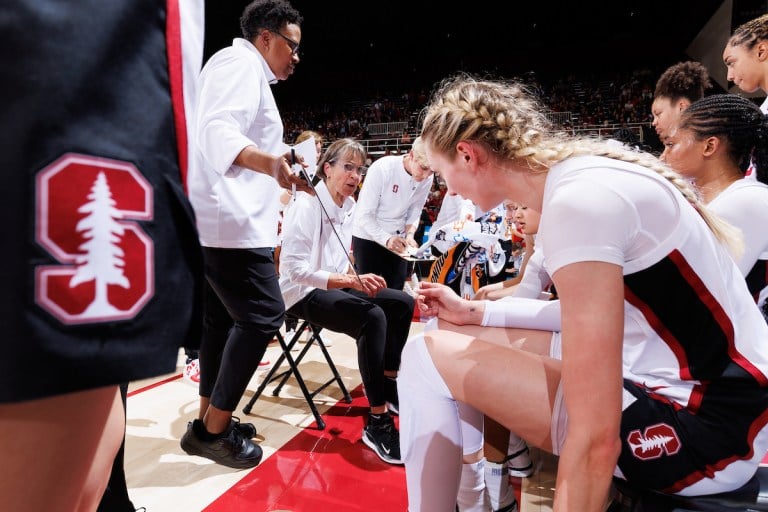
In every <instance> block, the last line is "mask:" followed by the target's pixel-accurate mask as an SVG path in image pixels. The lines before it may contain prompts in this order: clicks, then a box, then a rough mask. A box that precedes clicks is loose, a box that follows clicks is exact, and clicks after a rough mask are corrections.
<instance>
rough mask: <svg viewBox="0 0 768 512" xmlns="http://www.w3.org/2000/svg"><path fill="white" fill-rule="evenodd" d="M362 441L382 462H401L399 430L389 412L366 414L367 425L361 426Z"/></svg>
mask: <svg viewBox="0 0 768 512" xmlns="http://www.w3.org/2000/svg"><path fill="white" fill-rule="evenodd" d="M363 442H364V443H365V444H366V445H368V447H369V448H370V449H371V450H373V451H374V452H376V455H378V456H379V458H380V459H381V460H383V461H384V462H387V463H389V464H402V463H403V461H402V460H400V432H398V431H397V429H396V428H395V421H394V420H393V419H392V416H390V415H389V413H385V414H380V415H376V416H374V415H373V414H370V415H369V416H368V425H366V426H365V427H364V428H363Z"/></svg>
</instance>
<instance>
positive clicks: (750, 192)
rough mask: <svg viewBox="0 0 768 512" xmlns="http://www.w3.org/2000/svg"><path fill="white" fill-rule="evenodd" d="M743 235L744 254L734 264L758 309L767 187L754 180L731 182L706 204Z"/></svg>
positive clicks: (762, 292) (767, 235) (765, 255)
mask: <svg viewBox="0 0 768 512" xmlns="http://www.w3.org/2000/svg"><path fill="white" fill-rule="evenodd" d="M707 206H708V207H709V208H710V209H711V210H712V211H714V212H715V213H717V214H718V215H719V216H720V217H722V218H723V219H724V220H726V221H728V222H729V223H731V224H732V225H733V226H735V227H737V228H739V229H740V230H741V232H742V234H743V236H744V253H743V254H742V255H741V257H740V258H739V260H738V261H737V262H736V264H737V265H738V267H739V270H740V271H741V274H742V275H743V276H744V277H745V278H746V279H747V287H748V288H749V291H750V292H751V293H752V295H753V297H754V298H755V299H756V300H758V297H759V302H758V305H760V306H762V304H763V303H764V302H765V297H766V295H768V289H767V288H766V285H768V281H767V280H766V277H767V276H766V264H767V263H768V229H766V226H768V185H765V184H763V183H760V182H759V181H757V180H751V179H743V180H738V181H735V182H733V183H732V184H731V185H730V186H728V188H726V189H725V190H723V191H722V192H721V193H720V194H718V196H717V197H716V198H714V199H713V200H712V201H711V202H710V203H709V204H708V205H707Z"/></svg>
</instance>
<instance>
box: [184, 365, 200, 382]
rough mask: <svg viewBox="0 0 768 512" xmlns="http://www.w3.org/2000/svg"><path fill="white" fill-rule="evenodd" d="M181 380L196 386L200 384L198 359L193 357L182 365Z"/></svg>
mask: <svg viewBox="0 0 768 512" xmlns="http://www.w3.org/2000/svg"><path fill="white" fill-rule="evenodd" d="M182 376H183V380H184V382H186V383H187V384H192V385H193V386H197V385H199V384H200V360H199V359H193V360H191V361H190V362H188V363H187V365H186V366H185V367H184V372H183V375H182Z"/></svg>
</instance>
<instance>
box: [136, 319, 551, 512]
mask: <svg viewBox="0 0 768 512" xmlns="http://www.w3.org/2000/svg"><path fill="white" fill-rule="evenodd" d="M422 329H423V324H420V323H418V322H414V323H413V324H412V328H411V334H416V333H418V332H421V330H422ZM323 337H324V338H325V339H331V340H332V341H333V345H332V346H331V347H330V348H329V349H328V350H329V351H330V353H331V355H332V357H333V359H334V362H335V363H336V366H337V368H338V370H339V372H340V374H341V376H342V378H343V379H344V382H345V384H346V385H347V387H348V389H349V390H350V391H352V390H354V392H353V397H354V398H355V401H354V402H353V403H352V404H350V405H347V404H345V403H344V402H341V403H340V404H338V405H336V404H337V402H338V401H339V400H340V399H341V398H342V394H341V391H340V390H339V389H338V386H336V385H334V384H331V385H330V386H329V387H327V388H326V389H325V390H323V392H321V393H320V394H319V395H318V396H317V397H316V398H315V403H316V404H317V405H318V409H319V410H320V412H321V414H323V413H325V414H324V418H327V419H326V421H327V423H328V426H327V427H326V429H325V430H324V431H319V430H317V429H316V428H307V427H309V426H310V425H312V424H313V422H314V417H313V416H312V414H311V412H310V409H309V407H308V406H307V404H306V402H305V401H304V398H303V397H302V396H301V393H300V391H299V389H298V387H297V386H296V384H295V381H294V380H293V379H290V380H289V381H288V384H287V385H286V386H285V387H284V388H283V390H282V391H281V393H280V396H278V397H273V396H272V395H271V390H272V389H273V386H274V385H270V386H268V387H267V389H266V391H265V393H264V394H263V395H262V396H261V397H260V398H259V399H258V400H257V401H256V403H255V405H254V407H253V410H252V411H251V413H250V414H249V415H248V416H246V415H244V414H243V413H242V412H241V411H242V408H243V406H244V405H245V404H246V403H247V402H248V401H249V400H250V398H251V397H252V396H253V393H254V392H255V390H256V389H257V388H258V384H259V379H260V378H262V377H263V376H264V374H265V372H264V371H259V372H257V373H256V374H255V375H254V377H253V379H252V380H251V382H250V384H249V386H248V390H247V391H246V393H245V396H244V397H243V399H242V400H241V403H240V405H239V407H238V409H237V411H236V414H238V415H239V416H240V418H241V419H242V420H243V421H249V422H252V423H254V424H255V425H256V427H257V430H258V434H257V441H258V442H259V445H260V446H261V447H262V449H263V450H264V460H263V461H262V463H261V464H260V465H259V466H258V467H256V468H254V469H252V470H234V469H230V468H226V467H223V466H219V465H216V464H214V463H212V462H210V461H208V460H206V459H203V458H200V457H192V456H189V455H187V454H185V453H184V452H183V451H182V450H181V448H180V446H179V439H180V438H181V436H182V435H183V434H184V432H185V430H186V426H187V422H189V421H191V420H192V419H193V418H194V417H196V414H197V409H198V397H197V388H196V386H193V385H192V384H190V383H187V382H186V381H184V380H183V379H182V378H181V370H182V368H183V366H184V355H183V353H180V355H179V366H178V372H177V373H174V374H172V375H167V376H165V377H161V378H158V379H152V380H148V381H141V382H135V383H132V384H131V385H130V387H129V396H128V407H127V430H126V431H127V434H126V461H125V470H126V475H127V482H128V488H129V494H130V496H131V499H132V501H133V503H134V504H135V505H136V506H137V507H142V506H143V507H146V509H147V512H166V511H168V512H172V511H173V512H175V511H184V512H193V511H202V510H207V511H216V512H218V511H227V512H229V511H235V510H248V511H249V512H261V511H271V512H277V511H278V510H279V511H287V510H290V511H292V512H304V511H306V512H309V511H312V512H317V511H320V512H323V511H329V512H331V511H332V512H352V511H357V510H361V511H362V510H385V511H388V510H393V511H395V510H397V511H401V510H405V499H406V494H405V492H406V491H405V476H404V475H405V474H404V470H403V468H402V467H401V466H391V465H389V464H385V463H383V462H381V461H380V460H379V459H378V458H377V457H376V456H375V455H374V454H373V452H372V451H371V450H370V449H369V448H367V447H366V446H365V445H363V444H362V443H361V442H360V441H359V439H360V431H361V429H362V426H363V421H364V420H363V418H364V413H365V412H366V409H367V402H365V399H364V397H363V396H362V393H361V390H360V388H359V385H360V374H359V372H358V370H357V355H356V347H355V343H354V341H353V340H352V339H351V338H349V337H347V336H345V335H343V334H338V333H333V332H329V331H323ZM278 356H279V348H278V346H277V345H271V346H270V348H269V349H268V350H267V355H266V358H268V359H270V360H271V361H272V362H274V361H275V360H276V359H277V357H278ZM321 358H322V354H321V352H320V349H319V348H317V347H312V348H311V349H310V351H309V353H308V355H307V358H306V359H305V361H304V362H303V363H302V365H301V371H302V375H303V376H304V378H305V379H306V380H307V381H308V382H307V383H308V386H309V387H310V389H313V388H314V387H316V386H317V385H319V384H320V383H323V382H325V381H326V380H327V379H329V378H330V373H329V371H328V367H327V365H326V364H325V362H324V361H322V360H321ZM334 406H335V407H334ZM533 454H534V460H535V461H536V463H537V464H538V465H539V469H538V471H537V472H536V474H534V475H533V476H532V477H531V478H527V479H523V480H522V481H519V482H518V484H519V487H520V492H521V509H520V510H521V511H522V512H534V511H535V512H547V511H551V509H552V507H551V501H552V494H553V487H554V471H555V468H556V459H555V458H554V457H552V456H549V455H543V454H540V453H538V451H535V450H534V451H533ZM363 496H369V497H370V496H378V498H377V502H378V503H379V506H377V507H373V508H371V504H370V503H367V502H365V501H361V497H363Z"/></svg>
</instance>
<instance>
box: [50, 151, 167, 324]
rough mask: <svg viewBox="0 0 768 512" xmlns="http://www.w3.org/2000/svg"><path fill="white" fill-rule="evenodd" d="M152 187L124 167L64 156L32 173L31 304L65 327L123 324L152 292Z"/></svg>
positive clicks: (98, 159)
mask: <svg viewBox="0 0 768 512" xmlns="http://www.w3.org/2000/svg"><path fill="white" fill-rule="evenodd" d="M152 218H153V203H152V187H151V186H150V184H149V183H148V182H147V181H146V179H145V178H144V177H143V176H142V175H141V173H139V171H138V170H137V169H136V168H135V167H134V166H133V165H131V164H129V163H126V162H119V161H115V160H107V159H103V158H96V157H90V156H85V155H76V154H67V155H64V156H62V157H61V158H59V159H58V160H56V161H55V162H53V163H52V164H51V165H49V166H48V167H46V168H44V169H42V170H41V171H40V172H39V173H38V175H37V223H36V225H37V229H36V238H37V242H38V243H39V244H40V245H41V246H42V247H44V248H45V249H46V250H47V251H48V253H49V254H50V255H51V256H52V257H54V258H55V259H56V261H57V262H58V265H51V266H40V267H38V268H37V269H36V273H35V299H36V301H37V303H38V304H39V305H40V306H41V307H42V308H43V309H45V310H46V311H48V312H49V313H51V314H52V315H53V316H55V317H56V318H58V319H59V320H60V321H61V322H63V323H65V324H80V323H95V322H105V321H114V320H127V319H130V318H133V317H134V316H136V314H137V313H138V312H139V311H140V310H141V308H143V307H144V305H145V304H146V303H147V301H148V300H149V299H150V298H151V297H152V295H153V294H154V264H153V260H154V253H153V249H154V246H153V244H152V240H151V239H150V238H149V237H148V236H147V234H146V233H145V232H144V231H143V230H142V228H141V226H140V225H139V224H138V223H137V222H136V221H139V220H145V221H146V220H151V219H152Z"/></svg>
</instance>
